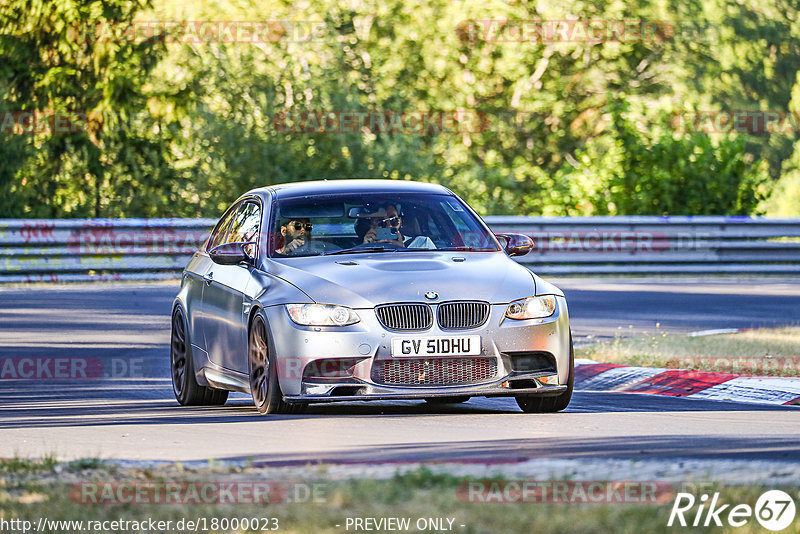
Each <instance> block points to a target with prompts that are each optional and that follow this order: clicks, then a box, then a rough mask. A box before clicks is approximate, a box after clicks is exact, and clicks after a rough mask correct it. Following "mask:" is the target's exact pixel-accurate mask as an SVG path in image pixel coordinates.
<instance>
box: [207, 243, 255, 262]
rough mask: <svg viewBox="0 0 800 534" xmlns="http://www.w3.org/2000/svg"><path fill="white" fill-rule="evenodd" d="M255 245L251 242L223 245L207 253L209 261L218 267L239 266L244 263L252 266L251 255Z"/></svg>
mask: <svg viewBox="0 0 800 534" xmlns="http://www.w3.org/2000/svg"><path fill="white" fill-rule="evenodd" d="M255 246H256V244H255V243H254V242H252V241H248V242H247V243H224V244H222V245H219V246H217V247H214V248H212V249H211V250H209V251H208V255H209V256H210V257H211V261H213V262H214V263H218V264H220V265H239V264H240V263H246V264H248V265H252V264H253V254H252V253H251V252H252V251H253V250H254V249H255Z"/></svg>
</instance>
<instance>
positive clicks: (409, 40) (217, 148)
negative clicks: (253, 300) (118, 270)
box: [0, 0, 800, 217]
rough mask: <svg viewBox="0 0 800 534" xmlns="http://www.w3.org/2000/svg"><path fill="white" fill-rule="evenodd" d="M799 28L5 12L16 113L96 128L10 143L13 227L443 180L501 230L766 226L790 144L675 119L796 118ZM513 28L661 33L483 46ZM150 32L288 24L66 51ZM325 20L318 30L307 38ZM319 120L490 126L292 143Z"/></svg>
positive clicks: (763, 15) (405, 10) (530, 13)
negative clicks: (75, 118) (594, 224)
mask: <svg viewBox="0 0 800 534" xmlns="http://www.w3.org/2000/svg"><path fill="white" fill-rule="evenodd" d="M798 14H800V9H798V7H797V6H796V5H794V4H793V3H790V2H788V1H787V0H769V1H768V2H767V3H766V4H765V3H764V2H756V0H744V1H742V2H738V1H736V0H713V1H708V2H706V1H704V2H702V3H701V2H698V1H693V2H677V1H675V0H655V1H645V0H638V1H634V2H625V3H622V2H617V1H614V0H568V1H566V2H557V3H556V2H552V3H550V2H538V3H535V4H533V3H528V2H505V1H502V0H486V1H483V2H475V1H469V2H463V3H462V2H459V3H452V2H447V1H446V0H424V1H422V2H415V3H408V2H401V1H399V0H390V1H386V2H377V1H374V0H349V1H346V2H340V1H338V0H320V1H319V2H314V3H293V2H289V1H288V0H271V1H267V2H256V1H254V0H242V1H240V2H235V3H234V2H224V1H222V0H203V1H198V2H192V3H184V2H178V1H177V0H156V1H155V2H154V3H153V4H152V5H150V4H148V3H145V2H144V0H113V1H110V2H109V1H106V2H99V1H97V0H56V1H54V2H47V1H45V0H10V1H9V2H6V3H3V4H2V5H1V7H0V21H2V30H0V94H2V103H1V104H0V110H31V109H44V110H56V111H59V110H61V111H69V110H86V111H90V112H94V113H95V114H96V116H98V117H99V120H98V121H97V123H96V124H95V123H90V124H92V126H91V127H90V128H87V131H85V132H80V133H69V134H65V133H53V134H50V133H41V134H37V135H12V134H6V133H2V132H0V216H6V217H8V216H14V217H20V216H26V217H31V216H32V217H46V216H47V217H50V216H66V217H77V216H98V215H99V216H197V215H205V216H214V215H217V214H218V213H219V212H220V211H221V210H222V209H223V208H224V207H225V206H226V205H227V204H228V203H230V202H231V201H232V200H233V199H235V198H236V197H237V196H238V195H239V194H240V193H242V192H243V191H245V190H247V189H249V188H252V187H256V186H261V185H267V184H271V183H279V182H284V181H295V180H306V179H321V178H337V177H345V178H351V177H370V178H373V177H374V178H392V179H415V180H423V181H432V182H439V183H442V184H444V185H446V186H448V187H450V188H451V189H453V190H454V191H455V192H457V193H459V194H460V195H462V196H464V197H465V199H467V200H468V201H469V202H470V203H472V204H473V205H474V206H475V207H476V208H477V209H478V210H479V211H480V212H482V213H492V214H545V215H562V214H701V213H703V214H749V213H756V212H758V211H759V210H768V211H770V212H772V211H774V209H776V208H774V207H773V204H770V201H769V200H766V201H765V200H764V197H765V196H766V195H767V193H768V192H769V190H770V186H771V184H773V183H775V182H776V181H777V180H779V179H780V182H779V183H781V184H783V185H781V187H782V188H784V189H785V188H786V187H788V188H789V189H790V190H791V189H792V188H795V189H796V188H797V187H796V186H795V185H793V184H795V183H796V182H797V180H798V179H800V177H799V176H798V174H797V172H796V171H795V170H793V169H795V168H796V164H795V163H793V162H794V161H795V160H796V159H797V156H792V153H793V152H797V153H799V154H800V144H798V143H797V141H798V136H797V135H796V133H793V134H781V135H769V136H753V135H750V136H745V135H738V136H737V135H728V134H706V133H681V132H676V131H673V129H672V128H671V126H670V121H669V117H670V114H672V113H674V112H685V111H687V110H704V109H761V110H787V109H794V107H795V106H796V102H797V101H798V100H797V98H798V96H797V95H798V94H800V84H798V77H797V71H798V67H800V45H798V43H800V40H798V37H800V27H798V23H797V21H798V20H800V18H798V16H797V15H798ZM504 19H507V20H512V21H514V20H565V19H584V20H590V19H591V20H600V19H608V20H613V21H620V20H634V19H636V20H645V21H661V22H660V23H659V24H658V25H657V32H656V34H655V35H654V38H652V39H644V38H642V39H631V40H621V41H614V40H610V41H603V42H591V41H583V42H581V41H580V40H578V41H570V42H542V41H525V42H520V41H514V40H510V41H507V42H498V41H492V40H491V39H489V40H487V39H485V38H482V37H481V36H482V35H485V34H483V33H481V31H480V30H481V29H485V28H486V24H487V23H486V22H485V21H487V20H494V21H499V20H504ZM134 20H138V21H152V20H165V21H181V20H182V21H202V20H205V21H217V20H228V21H273V23H271V24H272V26H270V28H271V30H272V31H271V33H270V35H271V36H272V37H274V39H270V40H266V41H264V42H259V43H243V42H208V43H177V42H164V39H159V38H158V36H156V37H154V38H151V39H143V40H142V39H140V40H135V39H124V38H123V39H116V40H113V41H112V42H95V41H92V40H86V39H79V38H78V39H76V38H75V36H74V35H72V34H70V29H71V28H72V29H74V27H75V24H78V23H86V22H89V21H96V22H101V23H102V22H112V21H116V22H122V23H127V22H130V21H134ZM275 21H282V22H278V23H276V22H275ZM470 21H472V22H470ZM312 22H313V23H315V26H314V27H316V28H322V29H324V31H323V32H321V33H319V34H315V35H313V36H312V37H310V38H306V37H307V34H306V33H303V32H302V31H299V30H307V29H308V28H310V27H311V25H310V23H312ZM793 95H794V100H793ZM303 110H312V111H313V110H319V111H325V110H327V111H331V110H333V111H353V110H371V111H373V112H381V111H388V110H392V111H395V112H398V113H403V112H410V111H416V110H432V111H437V110H439V111H454V110H466V111H469V112H471V113H473V114H475V113H477V114H479V116H480V117H481V119H480V121H479V123H478V124H479V125H480V127H479V128H462V130H461V131H458V132H456V133H433V132H425V133H422V134H403V133H384V132H377V133H376V132H374V131H362V132H353V133H330V132H319V131H318V132H316V133H297V132H291V131H289V132H287V131H283V130H281V129H280V128H278V127H277V124H278V119H279V118H280V117H281V116H282V114H283V113H286V112H298V111H303ZM792 209H794V210H795V211H794V213H795V214H800V211H798V210H800V208H798V207H797V206H794V207H793V208H792V207H790V208H789V211H790V212H791V210H792Z"/></svg>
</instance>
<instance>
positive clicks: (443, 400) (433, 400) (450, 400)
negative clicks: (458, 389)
mask: <svg viewBox="0 0 800 534" xmlns="http://www.w3.org/2000/svg"><path fill="white" fill-rule="evenodd" d="M470 398H471V397H469V396H468V395H464V396H462V397H428V398H427V399H425V402H427V403H428V404H460V403H462V402H467V401H468V400H469V399H470Z"/></svg>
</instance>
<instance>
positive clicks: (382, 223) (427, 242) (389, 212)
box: [356, 204, 436, 249]
mask: <svg viewBox="0 0 800 534" xmlns="http://www.w3.org/2000/svg"><path fill="white" fill-rule="evenodd" d="M378 213H379V215H377V216H375V217H369V218H368V219H360V220H359V221H358V222H356V233H357V234H358V236H359V237H361V241H362V243H391V244H394V245H397V246H400V247H405V248H426V249H434V248H436V245H434V244H433V241H431V239H430V238H429V237H426V236H421V235H420V236H415V237H407V236H404V235H403V233H402V232H401V228H402V226H403V217H402V216H401V214H400V212H399V211H398V209H397V206H395V205H394V204H388V205H387V206H386V208H385V209H383V210H380V211H379V212H378ZM361 220H366V221H368V222H369V226H367V225H366V224H365V223H361ZM359 223H361V224H359ZM380 228H389V229H390V230H392V232H393V233H394V234H395V235H397V238H396V239H376V238H377V236H378V230H379V229H380ZM362 232H363V233H362Z"/></svg>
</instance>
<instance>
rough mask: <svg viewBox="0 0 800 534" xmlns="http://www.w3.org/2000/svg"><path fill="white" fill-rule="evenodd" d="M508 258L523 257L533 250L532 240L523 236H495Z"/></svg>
mask: <svg viewBox="0 0 800 534" xmlns="http://www.w3.org/2000/svg"><path fill="white" fill-rule="evenodd" d="M495 237H496V238H497V239H499V240H500V244H503V243H505V246H504V247H503V248H504V249H505V251H506V254H508V255H509V256H524V255H525V254H527V253H528V252H530V251H531V250H532V249H533V239H531V238H530V237H528V236H526V235H524V234H495Z"/></svg>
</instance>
